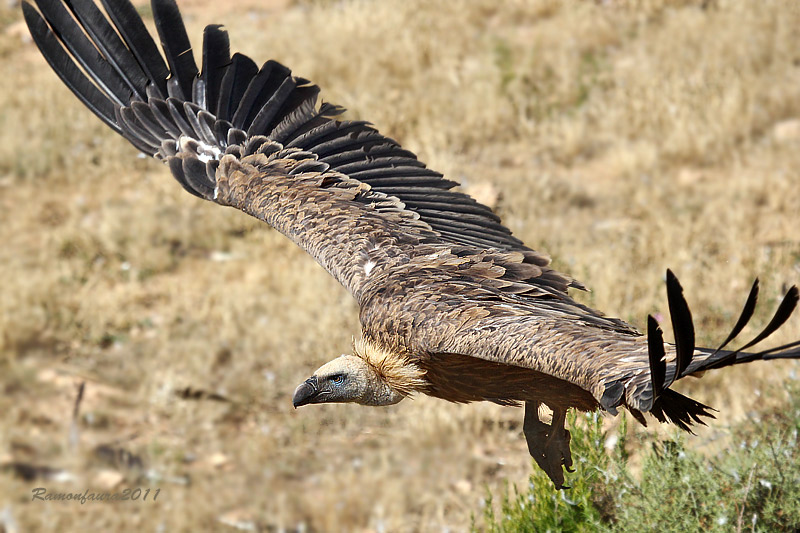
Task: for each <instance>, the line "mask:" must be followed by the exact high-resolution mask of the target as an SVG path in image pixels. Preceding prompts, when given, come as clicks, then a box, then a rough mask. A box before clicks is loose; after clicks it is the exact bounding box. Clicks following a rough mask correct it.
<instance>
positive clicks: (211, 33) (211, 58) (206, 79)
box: [198, 24, 231, 120]
mask: <svg viewBox="0 0 800 533" xmlns="http://www.w3.org/2000/svg"><path fill="white" fill-rule="evenodd" d="M230 65H231V43H230V40H229V39H228V32H226V31H225V30H223V29H222V26H220V25H219V24H211V25H209V26H206V29H205V30H204V31H203V72H202V80H203V83H204V85H205V91H204V98H205V102H203V103H202V104H201V107H205V108H206V109H207V110H208V111H209V112H210V113H212V114H213V115H214V116H216V117H217V118H219V119H222V120H227V119H228V117H227V116H221V115H220V113H219V96H220V92H221V88H222V80H223V79H224V78H225V75H226V74H227V71H228V68H229V67H230ZM198 103H200V102H198Z"/></svg>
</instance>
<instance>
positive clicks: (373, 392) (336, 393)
mask: <svg viewBox="0 0 800 533" xmlns="http://www.w3.org/2000/svg"><path fill="white" fill-rule="evenodd" d="M425 383H426V382H425V379H424V372H423V371H422V370H421V369H420V368H419V367H418V366H416V365H415V364H414V363H412V362H411V361H410V360H409V359H408V358H407V357H405V356H404V355H402V354H398V353H394V352H388V351H386V350H382V349H379V348H377V347H376V346H374V345H373V344H372V343H370V342H368V341H365V340H359V341H356V342H355V343H354V355H342V356H340V357H337V358H336V359H334V360H333V361H330V362H328V363H325V364H324V365H322V366H321V367H319V368H318V369H317V371H316V372H314V374H313V375H312V376H311V377H310V378H308V379H307V380H305V381H304V382H303V383H301V384H300V386H298V387H297V389H295V391H294V395H293V396H292V403H293V404H294V406H295V408H297V407H300V406H301V405H306V404H311V403H346V402H351V403H358V404H361V405H374V406H380V405H393V404H396V403H397V402H399V401H400V400H402V399H403V398H405V397H406V396H409V395H411V394H413V393H415V392H418V391H419V392H421V391H422V389H423V388H424V386H425Z"/></svg>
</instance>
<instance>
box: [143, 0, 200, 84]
mask: <svg viewBox="0 0 800 533" xmlns="http://www.w3.org/2000/svg"><path fill="white" fill-rule="evenodd" d="M151 5H152V7H153V18H154V19H155V21H156V29H157V30H158V36H159V37H160V38H161V47H162V48H163V49H164V55H165V56H166V57H167V64H168V65H169V70H170V75H171V79H173V80H177V85H178V86H179V87H180V89H181V93H182V94H181V95H171V96H179V97H180V98H183V99H184V100H189V99H191V97H192V84H193V83H194V80H195V78H196V77H197V72H198V71H197V63H195V61H194V55H193V54H192V44H191V43H190V42H189V36H188V35H187V34H186V27H185V26H184V25H183V18H181V12H180V11H179V10H178V6H177V4H175V0H153V1H152V3H151Z"/></svg>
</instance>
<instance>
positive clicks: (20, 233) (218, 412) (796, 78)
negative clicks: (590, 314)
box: [0, 0, 800, 533]
mask: <svg viewBox="0 0 800 533" xmlns="http://www.w3.org/2000/svg"><path fill="white" fill-rule="evenodd" d="M135 3H136V5H137V6H138V7H139V9H140V13H142V15H143V16H144V17H145V19H146V22H147V24H148V25H151V23H152V17H151V16H150V13H151V11H150V8H149V6H147V5H146V3H145V2H141V1H139V0H137V1H136V2H135ZM178 3H179V6H180V7H181V10H182V12H183V14H184V17H185V19H186V24H187V29H188V33H189V36H190V38H191V39H192V41H193V43H194V44H195V46H196V47H199V46H200V43H201V36H202V29H203V26H204V25H205V24H209V23H220V24H224V26H225V27H226V28H227V29H228V31H229V32H230V36H231V41H232V48H233V50H236V51H239V52H243V53H245V54H247V55H249V56H251V57H252V58H253V59H254V60H255V61H256V62H257V63H259V64H260V63H262V62H264V61H266V60H267V59H270V58H273V59H276V60H278V61H280V62H282V63H284V64H286V65H287V66H289V67H290V68H292V69H293V71H294V73H296V74H297V75H300V76H303V77H306V78H308V79H310V80H312V81H314V82H315V83H317V84H319V85H320V86H321V87H322V90H323V92H322V96H323V98H324V99H325V100H326V101H331V102H334V103H337V104H341V105H343V106H345V107H347V108H348V109H349V111H348V112H347V114H346V115H345V117H346V118H351V119H356V118H357V119H366V120H369V121H371V122H373V123H374V124H375V125H376V126H377V127H378V128H379V129H380V130H381V131H382V132H383V133H384V134H387V135H388V136H390V137H393V138H395V139H397V140H398V141H399V142H400V143H402V144H403V145H404V146H405V147H406V148H408V149H410V150H412V151H414V152H415V153H417V154H418V155H419V157H420V159H421V160H422V161H425V162H426V163H427V164H428V165H429V166H430V167H432V168H434V169H436V170H438V171H441V172H443V173H444V174H445V175H446V177H448V178H450V179H454V180H457V181H459V182H460V183H461V184H462V185H463V188H464V190H466V191H467V192H470V193H471V194H473V195H474V196H475V197H476V198H478V199H479V200H480V201H482V202H484V203H487V204H489V205H492V206H493V207H494V208H495V209H496V210H497V212H498V213H499V214H500V215H501V216H502V217H503V220H504V222H505V224H506V225H507V226H508V227H510V228H511V229H512V230H513V231H514V233H515V235H517V236H518V237H520V238H522V239H523V240H524V241H525V242H526V243H527V244H528V245H529V246H531V247H533V248H535V249H537V250H542V251H545V252H547V253H548V254H550V255H551V256H552V257H553V261H554V265H555V267H556V268H557V269H559V270H562V271H564V272H567V273H569V274H571V275H572V276H573V277H576V278H577V279H579V280H581V281H582V282H584V283H585V284H586V285H587V286H588V287H590V288H591V292H589V293H585V294H581V293H576V294H575V296H576V298H578V299H580V300H581V301H583V302H585V303H587V304H589V305H592V306H594V307H596V308H598V309H601V310H603V311H604V312H606V313H607V314H609V315H613V316H617V317H620V318H623V319H625V320H628V321H630V322H631V323H633V324H634V325H636V326H637V327H639V328H640V329H641V328H642V327H643V325H644V323H645V319H646V316H647V314H648V313H653V314H657V313H661V315H662V316H667V313H666V297H665V290H664V283H663V279H664V277H663V276H664V272H665V269H666V268H667V267H669V268H672V269H673V270H674V271H675V272H676V274H677V275H678V277H679V278H680V279H681V282H682V284H683V286H684V289H685V291H686V295H687V299H688V301H689V304H690V306H691V308H692V310H693V312H694V316H695V320H696V328H697V331H698V344H701V343H702V344H708V345H712V344H715V343H719V342H720V341H721V340H722V339H723V338H724V337H725V335H727V333H728V331H729V329H730V328H731V327H732V325H733V323H734V322H735V320H736V317H737V315H738V313H739V311H740V309H741V306H742V305H743V303H744V300H745V298H746V296H747V291H748V289H749V286H750V284H751V283H752V280H753V278H755V277H756V276H758V277H760V279H761V286H762V297H761V302H762V306H763V307H759V311H758V314H757V315H756V317H755V319H754V324H755V326H753V329H748V330H747V331H746V332H745V335H747V332H750V334H752V333H753V332H755V328H756V327H757V326H763V325H764V324H765V323H766V321H768V320H769V318H770V316H771V315H770V313H771V312H772V311H773V310H774V308H775V306H776V305H777V302H778V301H779V298H780V297H781V296H782V294H783V292H785V290H786V289H788V287H789V286H790V285H792V284H795V283H798V282H800V232H798V227H800V226H799V223H800V194H798V192H799V191H800V174H799V173H798V168H800V4H798V3H797V2H795V1H792V0H765V1H762V2H740V1H733V0H731V1H726V0H718V1H714V0H706V1H691V0H684V1H681V0H672V1H670V0H640V1H634V0H632V1H629V2H626V1H614V0H608V1H602V2H599V1H598V2H594V1H581V2H569V3H567V2H557V1H547V0H529V1H527V0H526V1H513V0H512V1H509V2H502V3H499V2H496V1H495V0H455V1H450V2H428V1H425V0H402V1H401V0H396V1H395V0H386V1H377V0H373V1H367V0H342V1H319V2H313V1H291V0H263V1H259V0H240V1H237V2H235V3H224V2H214V1H211V0H184V1H180V0H179V2H178ZM0 136H1V138H0V242H1V243H2V244H1V245H0V280H2V289H0V291H1V292H0V390H1V391H2V394H0V530H3V529H5V530H6V531H7V532H9V533H10V532H11V531H15V530H18V531H33V530H36V531H67V530H75V529H89V528H91V529H96V530H111V529H112V528H113V529H117V530H121V529H137V530H151V531H152V530H155V531H176V530H177V531H182V530H215V529H218V530H230V531H234V530H237V529H241V530H262V531H295V530H297V531H364V532H372V531H375V532H378V531H460V530H464V529H467V528H469V527H470V524H471V523H472V521H473V519H475V520H477V523H476V524H475V525H476V527H479V528H480V527H481V522H480V520H481V518H480V516H481V514H482V512H483V511H482V506H484V505H486V499H487V494H489V493H493V492H497V491H501V490H503V489H504V488H505V487H507V486H509V484H514V485H519V486H525V485H526V484H527V480H528V476H529V474H530V472H531V462H530V457H529V455H528V452H527V448H526V445H525V441H524V438H523V436H522V431H521V429H522V428H521V423H522V411H521V410H518V409H513V408H502V407H499V406H495V405H485V404H475V405H451V404H447V403H445V402H442V401H438V400H434V399H430V398H417V399H415V400H414V401H405V402H402V403H401V404H399V405H396V406H393V407H389V408H383V409H371V408H365V407H358V406H348V405H328V406H313V407H306V408H303V409H300V410H297V411H295V410H294V409H293V408H292V405H291V394H292V391H293V390H294V387H295V386H296V385H297V384H298V383H300V382H301V381H302V380H303V379H305V378H306V377H307V376H308V375H309V374H310V372H311V371H313V370H314V369H315V368H317V367H318V366H319V365H320V364H322V363H323V362H325V361H327V360H329V359H330V358H332V357H333V356H336V355H338V354H340V353H346V352H349V351H350V350H351V343H352V338H353V337H354V336H358V335H359V325H358V317H357V306H356V304H355V302H354V301H353V300H352V298H351V297H350V296H349V294H348V293H347V292H346V291H345V290H344V289H343V288H341V287H340V286H339V285H338V284H337V283H336V282H335V281H334V280H333V279H332V278H331V277H329V276H328V275H327V274H326V273H325V272H324V271H323V270H322V268H320V267H319V266H318V265H317V264H316V263H315V262H314V261H313V260H312V259H311V258H310V257H309V256H307V255H305V254H304V253H303V252H302V251H300V250H299V249H298V248H296V247H295V246H294V245H293V244H292V243H291V242H289V241H288V240H287V239H285V238H284V237H282V236H281V235H279V234H278V233H277V232H275V231H273V230H272V229H271V228H269V227H267V226H266V225H263V224H260V223H258V222H257V221H255V220H254V219H251V218H249V217H247V216H245V215H244V214H242V213H239V212H236V211H234V210H232V209H222V208H220V207H218V206H216V205H213V204H211V203H208V202H203V201H200V200H198V199H196V198H194V197H192V196H190V195H189V194H187V193H185V192H184V191H183V190H182V189H181V187H180V186H179V185H178V183H177V182H175V181H174V180H173V179H172V178H171V176H170V174H169V171H168V169H167V168H165V167H163V166H162V165H161V164H159V163H158V162H156V161H154V160H150V159H147V158H143V157H137V152H136V150H135V149H134V148H132V147H131V146H130V145H129V144H128V143H127V142H125V141H124V140H123V139H122V138H121V137H119V136H117V135H115V134H114V133H113V132H111V131H110V130H109V129H107V128H106V127H105V126H104V125H103V124H101V122H100V121H99V120H97V119H96V118H95V117H94V115H92V114H91V113H90V112H88V111H87V110H86V109H85V108H84V107H83V106H82V105H81V104H80V103H79V102H78V101H77V99H75V98H74V97H73V95H72V94H71V93H70V92H69V90H68V89H66V88H65V87H64V86H62V84H61V82H60V81H59V80H58V78H57V77H56V76H55V75H54V74H53V73H52V72H51V70H50V68H49V67H48V66H47V64H46V63H45V61H44V60H43V59H42V57H41V56H40V54H39V52H38V50H37V49H36V47H35V46H34V45H33V44H32V42H31V40H30V37H29V35H28V32H27V28H26V27H25V25H24V23H23V22H22V16H21V11H20V9H19V5H18V3H17V2H14V1H11V2H4V3H3V5H2V7H0ZM665 326H666V328H665V329H666V330H667V332H666V336H667V338H671V334H670V332H669V326H668V325H666V324H665ZM797 338H800V318H798V317H793V319H792V320H791V321H790V322H789V323H788V324H787V325H786V327H785V328H784V329H783V330H782V331H780V332H779V333H778V334H776V336H775V338H774V339H773V342H774V344H775V345H777V344H778V343H783V342H789V341H791V340H794V339H797ZM797 370H798V364H797V363H796V362H780V363H772V364H769V365H765V364H760V363H756V364H752V365H748V366H746V367H745V368H736V369H728V370H723V371H720V372H717V373H711V374H708V375H706V376H705V377H704V378H703V380H702V381H696V380H688V381H689V383H685V384H684V383H681V385H680V386H678V390H680V391H681V392H683V393H686V394H689V395H691V396H693V397H695V398H696V399H698V400H700V401H702V402H705V403H708V404H710V405H712V406H714V407H716V408H718V409H720V413H719V414H718V420H716V421H714V422H713V423H712V424H711V427H710V428H704V430H703V431H700V432H699V436H698V437H697V438H694V439H692V440H691V441H689V443H690V445H691V446H694V447H696V448H697V449H698V450H700V451H701V452H703V453H715V451H716V450H719V449H720V448H721V447H724V446H725V445H726V440H725V436H726V431H727V429H726V428H728V427H730V425H731V424H735V423H737V422H740V421H742V420H744V419H747V418H748V417H752V416H755V415H754V414H755V413H759V412H762V411H763V410H765V409H768V408H771V407H774V406H779V405H781V402H783V401H785V398H784V396H785V393H784V392H783V391H782V389H781V388H780V387H778V385H780V384H782V383H784V382H786V381H789V380H793V379H795V378H796V372H797ZM80 384H84V388H83V394H82V400H81V402H80V404H79V406H78V412H77V415H75V413H74V411H75V407H76V398H77V397H78V391H79V386H80ZM617 422H618V420H617V419H609V420H607V421H606V427H607V428H608V430H609V431H610V432H612V433H613V432H614V431H616V429H615V428H616V427H617V426H616V424H617ZM629 431H630V432H631V436H632V437H633V438H631V439H630V443H631V444H630V450H629V452H630V453H631V456H632V461H633V463H634V464H635V461H636V456H637V453H638V451H639V447H641V446H644V444H643V443H646V442H648V439H652V438H655V437H658V436H670V435H674V434H675V432H676V430H674V428H671V427H660V428H654V427H653V424H651V427H650V428H649V429H644V428H642V427H639V426H637V427H632V425H629ZM579 468H580V466H579ZM35 487H46V488H47V489H48V490H50V491H53V492H58V491H73V490H79V491H80V492H83V490H85V489H90V490H96V491H105V490H109V491H115V490H122V489H123V488H128V487H134V488H135V487H141V488H142V489H143V490H144V489H146V488H151V489H153V490H155V489H157V488H160V489H161V492H160V495H159V497H158V500H157V501H156V502H125V503H124V504H117V505H107V504H88V503H87V504H86V505H77V504H69V503H66V504H65V503H57V502H47V503H45V502H30V495H31V490H32V489H33V488H35Z"/></svg>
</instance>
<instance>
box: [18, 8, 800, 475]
mask: <svg viewBox="0 0 800 533" xmlns="http://www.w3.org/2000/svg"><path fill="white" fill-rule="evenodd" d="M102 4H103V6H104V8H105V13H104V12H103V11H101V10H100V9H99V8H98V7H97V6H96V5H95V4H94V3H93V2H92V1H91V0H63V1H62V0H36V5H37V6H38V11H37V9H36V8H34V7H32V6H31V4H29V3H27V2H24V3H23V4H22V9H23V11H24V15H25V20H26V22H27V24H28V27H29V28H30V32H31V35H32V36H33V39H34V41H35V42H36V44H37V45H38V46H39V49H40V50H41V52H42V54H43V55H44V57H45V59H46V60H47V61H48V63H49V64H50V66H51V67H52V68H53V70H55V72H56V73H57V74H58V75H59V76H60V77H61V79H62V81H63V82H64V83H65V84H66V85H67V86H68V87H69V88H70V89H71V90H72V92H73V93H75V95H76V96H77V97H78V98H79V99H80V100H81V101H82V102H83V103H84V104H85V105H86V106H87V107H88V108H89V109H90V110H91V111H92V112H94V113H95V114H96V115H97V116H98V117H99V118H100V119H101V120H102V121H103V122H105V123H106V124H108V126H110V127H111V128H112V129H113V130H114V131H116V132H117V133H119V134H121V135H122V136H123V137H125V138H126V139H127V140H128V141H130V142H131V143H132V144H133V145H134V146H135V147H136V148H137V149H139V150H141V151H142V152H144V153H145V154H148V155H151V156H153V157H155V158H156V159H160V160H161V161H163V162H165V163H166V164H167V165H169V169H170V170H171V171H172V175H173V176H174V177H175V179H176V180H177V181H178V183H180V184H181V185H182V186H183V188H185V189H186V190H187V191H189V192H190V193H191V194H193V195H195V196H197V197H199V198H202V199H205V200H209V201H211V202H216V203H218V204H220V205H226V206H231V207H235V208H237V209H240V210H242V211H244V212H245V213H248V214H250V215H252V216H254V217H256V218H258V219H260V220H263V221H264V222H266V223H268V224H270V225H271V226H272V227H274V228H275V229H277V230H278V231H280V232H281V233H283V234H284V235H286V236H287V237H288V238H290V239H291V240H292V241H294V242H295V243H296V244H297V245H299V246H300V247H301V248H303V249H304V250H306V251H307V252H308V253H309V254H311V256H312V257H314V259H316V260H317V261H318V262H319V263H320V264H321V265H322V266H323V267H324V268H325V269H326V270H327V271H328V272H329V273H330V274H331V275H332V276H333V277H334V278H336V279H337V280H338V281H339V282H340V283H341V284H342V285H344V287H345V288H346V289H347V290H348V291H350V293H351V294H352V295H353V297H354V298H355V299H356V300H357V301H358V304H359V306H360V319H361V328H362V335H361V340H358V341H357V342H355V343H354V350H353V352H354V353H353V354H352V355H343V356H340V357H337V358H335V359H333V360H332V361H330V362H329V363H326V364H325V365H323V366H322V367H320V368H319V369H318V370H317V371H316V372H314V373H313V375H312V376H311V377H310V378H308V379H307V380H306V381H305V382H304V383H302V384H301V385H300V386H299V387H297V390H295V392H294V396H293V398H292V401H293V403H294V405H295V407H298V406H301V405H306V404H314V403H328V402H355V403H359V404H362V405H376V406H379V405H391V404H395V403H397V402H399V401H400V400H402V399H403V398H405V397H406V396H410V395H413V394H418V393H422V394H428V395H430V396H435V397H437V398H442V399H444V400H448V401H451V402H473V401H491V402H495V403H498V404H502V405H521V404H524V406H525V418H524V425H523V432H524V434H525V437H526V439H527V443H528V449H529V451H530V453H531V455H532V456H533V458H534V459H535V460H536V462H537V463H538V465H539V466H540V467H541V468H542V469H543V470H544V471H545V472H546V473H547V475H548V476H549V477H550V479H551V480H552V481H553V483H554V484H555V486H556V488H562V487H564V469H566V470H568V471H570V469H571V467H572V463H573V461H572V457H571V454H570V449H569V441H570V434H569V431H567V430H566V429H565V428H564V417H565V414H566V412H567V410H568V409H569V408H575V409H579V410H581V411H592V410H595V409H602V410H603V411H606V412H609V413H612V414H616V413H617V412H618V410H619V409H620V408H624V409H627V410H628V411H629V412H630V413H631V414H632V415H633V416H634V417H635V418H636V419H637V420H639V421H640V422H642V423H644V422H645V419H644V415H643V413H650V414H652V415H653V416H654V417H655V418H656V419H657V420H659V421H661V422H664V421H670V422H672V423H674V424H677V425H678V426H679V427H681V428H683V429H688V428H689V426H690V425H692V424H694V423H698V422H700V423H702V417H711V416H713V415H712V413H711V409H710V408H709V407H708V406H706V405H703V404H701V403H699V402H697V401H695V400H692V399H690V398H688V397H686V396H683V395H681V394H679V393H677V392H675V391H674V390H673V389H671V388H670V387H671V385H672V384H673V383H674V382H675V381H676V380H678V379H681V378H683V377H685V376H688V375H692V374H697V373H699V372H703V371H706V370H709V369H714V368H720V367H724V366H729V365H734V364H739V363H746V362H749V361H753V360H756V359H777V358H798V357H800V341H798V342H794V343H790V344H787V345H784V346H781V347H778V348H773V349H770V350H765V351H761V352H757V353H748V352H745V351H743V350H746V349H748V348H750V347H751V346H753V345H754V344H756V343H758V342H760V341H762V340H763V339H765V338H766V337H767V336H769V335H770V334H771V333H772V332H774V331H775V330H776V329H778V328H779V327H780V326H781V325H782V324H783V323H784V322H785V321H786V319H787V318H788V317H789V315H790V314H791V313H792V311H793V310H794V308H795V306H796V304H797V301H798V290H797V288H796V287H792V288H791V289H790V290H789V292H788V294H787V295H786V297H785V298H784V299H783V301H782V303H781V304H780V306H779V308H778V310H777V312H776V314H775V317H774V318H773V319H772V321H771V322H770V323H769V324H768V325H767V327H766V328H765V329H764V331H763V332H762V333H761V334H759V335H757V336H756V338H754V339H753V340H752V341H751V342H748V343H746V344H745V345H744V346H742V348H741V349H739V350H734V351H730V350H725V349H724V348H725V346H727V345H728V343H729V342H730V341H731V340H733V338H734V337H736V336H737V334H738V333H739V332H740V331H741V330H742V328H743V327H744V326H745V324H746V323H747V322H748V320H749V319H750V317H751V316H752V315H753V310H754V308H755V304H756V296H757V293H758V284H757V283H756V284H754V285H753V288H752V290H751V292H750V295H749V297H748V299H747V301H746V304H745V308H744V310H743V311H742V314H741V316H740V318H739V320H738V321H737V323H736V325H735V326H734V328H733V330H732V332H731V334H730V335H729V337H728V338H727V339H725V342H723V343H722V345H721V346H720V347H719V348H717V349H707V348H698V347H696V346H695V341H694V328H693V325H692V317H691V314H690V312H689V308H688V306H687V304H686V301H685V299H684V298H683V294H682V293H683V291H682V289H681V286H680V284H679V283H678V280H677V278H676V277H675V276H674V275H673V274H672V273H671V272H669V271H668V272H667V294H668V302H669V308H670V314H671V320H672V325H673V328H674V330H675V336H676V339H675V344H668V343H665V342H664V341H663V340H662V334H661V330H660V329H659V326H658V323H657V322H656V321H655V320H654V319H653V318H652V317H649V320H648V327H647V335H642V334H641V333H639V332H638V331H637V330H636V329H634V328H633V327H632V326H630V325H629V324H627V323H625V322H623V321H622V320H619V319H616V318H609V317H607V316H604V315H603V314H602V313H600V312H598V311H595V310H594V309H591V308H589V307H587V306H585V305H582V304H580V303H578V302H576V301H575V300H573V299H572V298H571V297H570V296H569V295H568V289H569V288H576V289H582V288H583V286H582V285H581V284H580V283H579V282H578V281H576V280H574V279H572V278H570V277H569V276H566V275H564V274H562V273H560V272H557V271H555V270H553V269H552V268H551V267H550V266H549V263H550V260H549V258H548V257H547V256H545V255H544V254H542V253H540V252H537V251H535V250H533V249H531V248H528V247H527V246H525V245H524V244H523V243H522V241H520V240H519V239H517V238H515V237H514V236H512V235H511V231H509V229H508V228H506V227H505V226H504V225H503V224H502V223H501V222H500V219H499V217H498V216H497V215H496V214H495V213H493V212H492V210H491V209H490V208H489V207H487V206H485V205H482V204H480V203H478V202H476V201H475V200H474V199H472V198H471V197H469V196H468V195H466V194H464V193H461V192H457V191H454V190H453V187H455V186H456V185H457V184H456V183H454V182H453V181H449V180H446V179H444V178H443V177H442V175H441V174H439V173H437V172H435V171H433V170H431V169H429V168H427V167H426V166H425V164H424V163H422V162H420V161H419V160H418V159H417V157H416V156H415V155H414V154H413V153H411V152H409V151H408V150H405V149H403V148H402V147H401V146H400V145H399V144H398V143H397V142H396V141H394V140H392V139H390V138H388V137H385V136H383V135H381V134H380V133H379V132H378V131H377V130H376V129H375V128H374V127H372V126H371V125H370V123H368V122H364V121H341V120H338V119H337V118H336V117H337V116H338V115H340V114H341V113H342V112H343V108H341V107H338V106H336V105H332V104H330V103H322V104H319V103H318V102H317V96H318V94H319V88H318V87H317V86H316V85H314V84H312V83H311V82H309V81H308V80H306V79H303V78H300V77H297V76H293V75H292V73H291V71H290V70H289V69H288V68H286V67H285V66H283V65H281V64H280V63H278V62H276V61H267V62H266V63H264V65H263V66H261V67H260V68H259V67H258V66H257V65H256V63H255V62H253V60H251V59H250V58H248V57H246V56H244V55H242V54H238V53H235V54H233V55H231V53H230V45H229V41H228V35H227V33H226V32H225V31H224V30H223V29H222V28H221V27H220V26H218V25H210V26H207V27H206V28H205V31H204V33H203V48H202V65H201V66H200V68H198V66H197V64H196V63H195V58H194V54H193V53H192V48H191V45H190V44H189V39H188V37H187V34H186V29H185V27H184V24H183V22H182V20H181V15H180V12H179V11H178V7H177V5H176V3H175V1H174V0H152V13H153V18H154V19H155V26H156V28H157V31H158V36H159V40H160V41H161V50H162V51H163V55H162V51H159V49H158V47H157V46H156V43H155V42H154V40H153V38H152V37H151V36H150V34H149V33H148V31H147V29H146V28H145V25H144V24H143V22H142V20H141V18H140V16H139V15H138V14H137V12H136V10H135V9H134V7H133V6H132V5H131V3H130V2H129V1H128V0H102ZM542 404H544V405H546V406H547V407H549V408H550V409H551V410H552V412H553V415H552V420H551V421H550V423H547V422H546V421H545V420H542V419H540V415H539V407H540V406H541V405H542Z"/></svg>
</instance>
